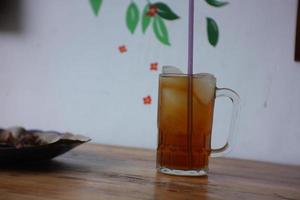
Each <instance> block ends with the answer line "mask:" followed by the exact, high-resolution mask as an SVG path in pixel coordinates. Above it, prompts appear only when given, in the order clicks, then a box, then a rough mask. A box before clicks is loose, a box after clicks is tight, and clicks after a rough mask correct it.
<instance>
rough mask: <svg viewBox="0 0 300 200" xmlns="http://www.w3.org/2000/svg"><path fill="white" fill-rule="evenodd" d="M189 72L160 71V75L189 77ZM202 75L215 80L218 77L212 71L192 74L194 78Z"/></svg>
mask: <svg viewBox="0 0 300 200" xmlns="http://www.w3.org/2000/svg"><path fill="white" fill-rule="evenodd" d="M188 76H189V75H188V74H184V73H182V74H181V73H180V74H179V73H160V74H159V77H162V78H163V77H188ZM202 77H210V78H212V79H214V80H216V77H215V76H214V75H213V74H210V73H196V74H193V75H192V78H202Z"/></svg>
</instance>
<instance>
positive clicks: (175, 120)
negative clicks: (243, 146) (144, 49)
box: [156, 73, 239, 176]
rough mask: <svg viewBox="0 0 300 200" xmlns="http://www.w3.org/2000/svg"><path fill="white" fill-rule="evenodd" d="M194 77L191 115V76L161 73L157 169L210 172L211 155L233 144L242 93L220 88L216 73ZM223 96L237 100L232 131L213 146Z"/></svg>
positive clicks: (195, 173) (178, 172) (190, 173)
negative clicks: (218, 145) (217, 105)
mask: <svg viewBox="0 0 300 200" xmlns="http://www.w3.org/2000/svg"><path fill="white" fill-rule="evenodd" d="M190 80H192V91H193V92H192V101H191V102H192V109H191V113H192V114H191V115H190V117H188V92H187V91H188V89H189V77H188V76H187V75H185V74H180V73H162V74H160V76H159V97H158V98H159V99H158V146H157V159H156V162H157V163H156V164H157V170H158V171H159V172H162V173H166V174H172V175H185V176H203V175H206V174H207V172H208V161H209V156H210V155H211V156H220V155H223V154H224V153H226V152H228V151H229V149H230V147H231V146H232V142H233V136H234V134H235V128H236V119H237V116H238V111H239V96H238V94H237V93H236V92H234V91H233V90H231V89H227V88H217V87H216V78H215V77H214V76H213V75H212V74H207V73H201V74H194V75H193V77H192V79H190ZM222 96H224V97H228V98H229V99H230V100H231V101H232V103H233V111H232V116H231V124H230V128H229V131H230V132H229V137H228V140H227V142H226V144H225V145H224V146H223V147H222V148H218V149H213V148H211V134H212V125H213V113H214V103H215V98H216V97H222ZM189 118H191V120H190V122H188V119H189ZM189 123H190V125H189ZM188 127H190V128H189V130H190V131H188Z"/></svg>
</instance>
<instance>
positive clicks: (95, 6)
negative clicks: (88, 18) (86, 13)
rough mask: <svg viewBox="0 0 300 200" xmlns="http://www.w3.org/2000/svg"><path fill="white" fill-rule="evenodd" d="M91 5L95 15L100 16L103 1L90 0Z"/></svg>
mask: <svg viewBox="0 0 300 200" xmlns="http://www.w3.org/2000/svg"><path fill="white" fill-rule="evenodd" d="M90 4H91V6H92V9H93V12H94V14H95V15H96V16H98V14H99V10H100V7H101V4H102V0H90Z"/></svg>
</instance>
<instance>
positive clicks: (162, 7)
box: [153, 2, 179, 20]
mask: <svg viewBox="0 0 300 200" xmlns="http://www.w3.org/2000/svg"><path fill="white" fill-rule="evenodd" d="M153 5H154V6H155V7H156V8H157V9H158V11H157V14H158V15H159V16H161V17H162V18H164V19H166V20H175V19H178V18H179V17H178V15H176V14H175V13H174V12H173V11H172V10H171V8H170V7H169V6H168V5H167V4H165V3H161V2H159V3H155V4H153Z"/></svg>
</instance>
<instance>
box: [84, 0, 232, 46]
mask: <svg viewBox="0 0 300 200" xmlns="http://www.w3.org/2000/svg"><path fill="white" fill-rule="evenodd" d="M89 1H90V4H91V6H92V8H93V12H94V14H95V15H96V16H97V15H98V14H99V10H100V8H101V4H102V1H103V0H89ZM204 1H205V2H206V3H207V4H208V5H210V6H213V7H216V8H218V7H223V6H226V5H227V4H229V3H228V2H227V1H222V0H204ZM145 3H146V5H145V6H144V10H143V12H142V14H141V16H140V10H139V7H138V5H137V4H136V3H135V2H134V1H133V0H131V3H130V4H129V6H128V8H127V12H126V25H127V28H128V30H129V31H130V33H132V34H133V33H134V32H135V30H136V28H137V26H138V24H139V23H140V24H141V30H142V33H144V34H145V33H146V32H147V30H148V29H149V27H150V25H151V24H152V29H153V32H154V35H155V37H156V38H157V40H158V41H159V42H161V43H162V44H164V45H168V46H169V45H171V43H170V40H169V34H168V27H167V26H166V21H174V20H177V19H179V16H178V15H177V14H176V13H175V12H174V11H173V10H172V9H171V8H170V6H168V5H167V4H166V3H163V2H153V3H152V2H150V0H146V2H145ZM140 21H141V22H140ZM206 31H207V38H208V42H209V43H210V44H211V45H212V46H214V47H215V46H216V45H217V44H218V41H219V27H218V25H217V22H216V21H215V20H214V19H213V18H211V17H207V18H206Z"/></svg>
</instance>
